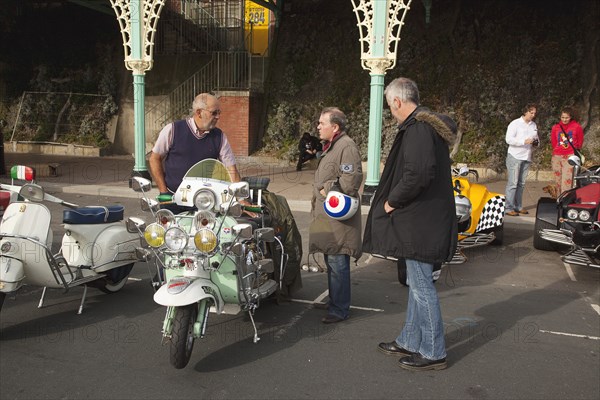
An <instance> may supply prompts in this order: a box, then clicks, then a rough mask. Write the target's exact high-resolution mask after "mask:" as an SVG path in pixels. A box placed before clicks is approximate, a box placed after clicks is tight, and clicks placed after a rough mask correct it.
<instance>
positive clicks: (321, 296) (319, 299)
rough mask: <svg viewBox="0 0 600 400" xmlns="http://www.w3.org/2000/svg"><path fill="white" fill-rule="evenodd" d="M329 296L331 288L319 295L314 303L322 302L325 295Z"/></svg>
mask: <svg viewBox="0 0 600 400" xmlns="http://www.w3.org/2000/svg"><path fill="white" fill-rule="evenodd" d="M327 296H329V290H326V291H324V292H323V293H321V294H320V295H319V297H317V298H316V299H315V301H314V303H320V302H321V301H322V300H323V299H324V298H325V297H327Z"/></svg>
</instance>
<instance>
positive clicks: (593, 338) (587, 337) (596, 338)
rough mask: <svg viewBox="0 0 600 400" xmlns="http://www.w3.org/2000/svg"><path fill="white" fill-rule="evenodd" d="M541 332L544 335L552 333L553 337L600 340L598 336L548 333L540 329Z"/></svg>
mask: <svg viewBox="0 0 600 400" xmlns="http://www.w3.org/2000/svg"><path fill="white" fill-rule="evenodd" d="M540 332H542V333H550V334H552V335H561V336H571V337H576V338H583V339H592V340H600V337H598V336H590V335H578V334H576V333H566V332H555V331H546V330H544V329H540Z"/></svg>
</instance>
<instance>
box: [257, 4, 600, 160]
mask: <svg viewBox="0 0 600 400" xmlns="http://www.w3.org/2000/svg"><path fill="white" fill-rule="evenodd" d="M298 3H299V2H295V3H294V7H293V9H294V14H292V15H289V14H284V19H283V20H282V23H281V27H280V30H279V32H278V35H279V38H278V43H279V47H278V48H277V49H275V56H274V59H273V65H272V70H273V71H275V72H274V74H273V76H272V81H271V86H270V88H269V89H270V93H271V98H270V108H269V109H270V112H269V118H268V128H267V137H269V136H270V135H272V134H273V132H279V133H282V132H287V135H288V136H285V140H282V139H283V138H279V139H277V146H276V147H277V149H278V153H279V154H289V153H291V152H292V151H291V150H285V149H284V148H285V147H286V146H292V145H294V146H293V147H295V143H297V140H298V139H299V133H300V132H301V131H302V130H303V128H302V129H297V130H292V129H290V130H287V131H284V130H283V129H282V128H281V127H280V126H278V127H277V128H275V127H274V126H272V124H281V123H282V122H283V121H282V120H281V119H278V118H277V117H276V116H277V115H280V113H281V110H280V106H281V105H282V104H285V107H286V108H289V109H293V110H297V114H296V117H294V115H292V114H289V115H287V117H286V120H285V124H286V125H287V126H298V127H300V126H302V127H304V126H311V125H310V124H309V122H311V123H312V124H314V123H315V121H316V119H317V118H318V115H319V107H320V106H321V105H327V106H330V105H335V106H338V107H340V108H341V109H342V110H344V111H345V112H346V114H347V115H348V117H349V123H350V131H349V134H350V135H351V136H352V137H353V138H354V139H355V140H356V142H357V143H358V145H359V146H360V149H361V152H362V155H363V158H365V159H366V157H367V149H368V129H369V89H370V86H369V85H370V82H369V76H368V74H367V73H366V72H365V71H364V70H362V68H361V65H360V53H359V52H360V46H359V43H358V37H359V34H358V30H357V28H356V19H355V16H354V14H353V12H352V7H351V4H350V2H348V1H346V0H325V1H324V0H321V1H312V2H310V4H304V3H301V4H298ZM591 4H592V2H590V1H587V0H576V1H575V2H574V3H573V4H572V7H569V9H568V10H566V9H565V8H564V7H562V6H560V2H558V1H557V0H550V1H546V2H542V1H541V0H535V1H532V2H503V1H500V0H486V1H483V2H482V1H476V0H461V1H457V0H441V1H439V2H433V6H432V19H431V22H430V23H429V24H426V23H425V18H424V8H423V6H422V4H421V3H420V2H413V3H412V6H411V10H410V11H409V13H408V14H407V17H406V20H405V26H404V27H403V28H402V34H401V37H402V40H401V42H400V45H399V50H398V58H397V61H396V67H395V68H394V69H393V70H389V71H387V73H386V76H385V81H386V83H388V82H389V81H391V80H392V79H394V78H396V77H398V76H407V77H410V78H412V79H414V80H415V81H416V82H417V84H418V85H419V89H420V92H421V103H422V104H423V105H425V106H427V107H429V108H431V109H432V110H434V111H437V112H443V113H447V114H449V115H450V116H452V117H453V118H454V119H455V120H456V121H457V123H458V125H459V129H460V130H461V132H462V134H463V135H462V142H461V145H460V147H459V151H458V153H457V154H456V155H455V157H454V160H455V161H457V162H467V163H469V164H479V165H482V166H487V167H490V168H493V169H495V170H496V171H502V170H503V169H504V168H505V167H504V163H505V158H506V149H507V145H506V143H505V141H504V136H505V133H506V127H507V126H508V124H509V123H510V121H512V120H513V119H515V118H518V117H519V116H520V115H521V109H522V107H523V106H524V105H525V104H527V103H530V102H533V103H536V104H537V105H538V116H537V119H536V122H537V125H538V132H539V136H540V138H541V146H540V147H539V149H538V151H536V153H535V158H534V167H544V168H548V167H549V165H550V155H551V149H550V145H549V133H550V130H551V127H552V125H553V124H555V123H556V122H558V117H559V114H560V109H561V108H562V107H563V106H565V105H572V106H575V108H576V109H577V108H578V106H580V105H581V104H582V101H583V99H582V85H583V83H582V82H583V81H584V80H585V79H584V73H583V70H582V67H581V66H582V65H583V64H584V58H585V56H586V49H585V47H584V46H585V38H584V34H585V32H586V29H588V30H589V29H596V30H597V28H593V26H592V25H593V24H594V22H593V21H595V19H594V18H586V14H589V13H597V9H598V7H597V6H592V5H591ZM314 15H319V18H314ZM332 20H335V21H336V23H335V24H330V23H329V22H328V21H332ZM557 21H560V23H558V24H557ZM586 21H587V22H586ZM590 21H591V24H592V25H590V26H586V25H585V24H586V23H587V24H588V25H589V24H590ZM558 26H579V27H580V28H581V29H558ZM597 91H598V89H597V86H596V92H595V93H597ZM596 97H597V96H596ZM384 106H385V104H384ZM384 108H386V109H387V107H384ZM599 114H600V113H599V112H598V102H597V98H596V101H595V102H593V110H592V116H591V117H592V120H591V123H590V126H589V128H588V129H587V133H590V132H596V131H598V125H599V122H598V115H599ZM293 118H295V119H293ZM311 118H312V121H311V120H310V119H311ZM313 126H314V125H313ZM395 132H396V123H395V121H394V120H393V119H392V118H391V115H390V113H389V110H385V109H384V113H383V129H382V140H381V151H382V153H383V155H382V158H383V159H384V160H385V157H386V155H387V152H388V151H389V149H390V148H391V144H392V142H393V140H394V138H395ZM596 136H597V134H596ZM292 139H295V140H292ZM590 139H592V138H590ZM593 143H594V141H593V140H588V137H587V135H586V142H585V147H584V152H585V151H588V150H586V148H587V147H588V146H596V145H595V144H593ZM594 148H595V147H594ZM590 149H591V148H590Z"/></svg>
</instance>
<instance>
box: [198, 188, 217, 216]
mask: <svg viewBox="0 0 600 400" xmlns="http://www.w3.org/2000/svg"><path fill="white" fill-rule="evenodd" d="M216 203H217V198H216V197H215V193H214V192H213V191H212V190H208V189H200V190H198V191H197V192H196V195H195V196H194V205H195V206H196V208H197V209H198V210H200V211H203V210H212V209H213V208H214V207H215V204H216Z"/></svg>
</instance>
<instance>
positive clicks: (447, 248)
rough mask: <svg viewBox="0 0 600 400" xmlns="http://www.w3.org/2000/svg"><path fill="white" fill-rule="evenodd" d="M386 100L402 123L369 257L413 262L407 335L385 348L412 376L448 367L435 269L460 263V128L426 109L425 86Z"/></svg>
mask: <svg viewBox="0 0 600 400" xmlns="http://www.w3.org/2000/svg"><path fill="white" fill-rule="evenodd" d="M385 98H386V100H387V104H388V105H389V107H390V110H391V112H392V115H393V116H394V118H396V120H397V121H398V123H399V124H400V125H399V127H398V134H397V135H396V138H395V140H394V143H393V145H392V148H391V149H390V153H389V155H388V158H387V160H386V164H385V168H384V170H383V173H382V175H381V180H380V183H379V187H378V188H377V192H376V193H375V196H374V197H373V201H372V203H371V209H370V211H369V216H368V218H367V223H366V227H365V237H364V242H363V250H364V251H365V252H367V253H371V254H377V255H381V256H384V257H394V258H396V259H398V258H404V259H406V266H407V274H408V284H409V293H408V305H407V312H406V321H405V323H404V327H403V329H402V332H401V333H400V335H399V336H398V337H397V338H396V339H395V340H394V341H391V342H387V343H380V344H379V346H378V349H379V350H380V351H382V352H383V353H385V354H390V355H395V356H399V357H401V358H400V366H401V367H403V368H406V369H412V370H431V369H443V368H446V345H445V341H444V325H443V321H442V315H441V310H440V303H439V299H438V295H437V291H436V289H435V286H434V285H433V277H432V272H433V266H434V264H435V263H442V262H444V261H447V260H449V259H451V258H452V255H453V254H454V251H455V249H456V243H457V240H458V237H457V226H456V208H455V204H454V193H453V189H452V177H451V174H450V171H451V160H450V156H449V150H448V146H449V144H450V143H452V142H453V141H454V138H455V136H456V124H455V123H454V121H452V120H451V119H450V118H449V117H448V116H445V115H441V114H436V113H433V112H431V111H429V110H428V109H426V108H425V107H421V106H420V105H419V90H418V88H417V85H416V84H415V83H414V82H413V81H411V80H410V79H406V78H397V79H395V80H393V81H392V82H391V83H390V84H389V85H388V86H387V88H386V89H385Z"/></svg>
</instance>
